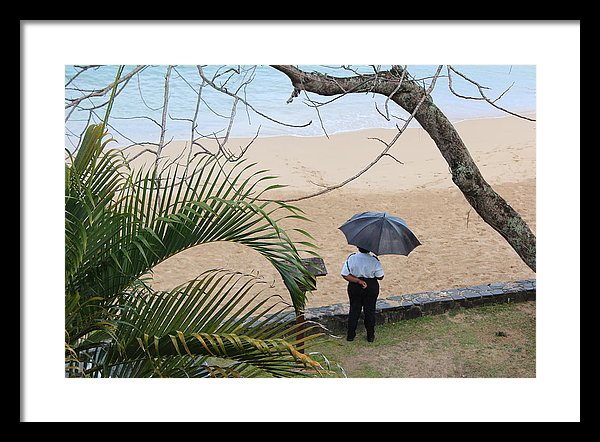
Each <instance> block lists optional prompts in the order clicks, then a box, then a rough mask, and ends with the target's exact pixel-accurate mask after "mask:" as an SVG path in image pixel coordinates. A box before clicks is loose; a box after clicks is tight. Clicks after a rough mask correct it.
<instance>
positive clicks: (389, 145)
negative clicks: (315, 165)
mask: <svg viewBox="0 0 600 442" xmlns="http://www.w3.org/2000/svg"><path fill="white" fill-rule="evenodd" d="M441 70H442V66H441V65H440V66H438V68H437V71H436V73H435V75H434V76H433V80H432V82H431V84H430V86H429V88H428V89H427V90H426V91H425V93H423V94H422V96H421V99H420V101H419V102H418V103H417V105H416V106H415V108H414V110H413V111H412V113H411V115H410V117H409V118H408V119H407V120H406V122H405V123H404V126H403V127H402V128H401V129H398V132H397V133H396V135H395V136H394V138H393V139H392V141H390V142H389V143H384V144H385V148H384V149H383V150H382V151H381V152H380V153H379V155H377V156H376V157H375V158H374V159H373V161H371V162H370V163H369V164H367V165H366V166H365V167H363V168H362V169H361V170H360V171H359V172H358V173H356V174H355V175H353V176H351V177H350V178H347V179H346V180H344V181H342V182H341V183H338V184H335V185H333V186H326V187H325V188H324V189H323V190H321V191H319V192H316V193H312V194H310V195H305V196H299V197H296V198H288V199H279V200H278V201H283V202H295V201H302V200H305V199H308V198H314V197H316V196H319V195H323V194H325V193H329V192H331V191H333V190H336V189H340V188H342V187H344V186H345V185H346V184H348V183H350V182H352V181H354V180H356V179H357V178H359V177H360V176H361V175H363V174H364V173H365V172H367V171H368V170H369V169H371V168H372V167H373V166H374V165H375V164H377V162H379V160H380V159H381V158H383V157H384V156H386V155H389V154H388V151H389V150H390V149H391V148H392V146H393V145H394V144H395V143H396V141H397V140H398V138H400V135H402V134H403V133H404V131H405V130H406V128H407V127H408V125H409V123H410V121H411V120H412V119H413V118H414V116H415V114H416V112H417V110H418V109H419V107H420V106H421V104H422V103H423V102H424V101H425V99H426V98H427V97H429V96H430V95H431V92H432V91H433V89H434V87H435V84H436V81H437V78H438V75H439V73H440V71H441ZM336 85H337V82H336ZM363 86H364V85H363ZM379 141H382V140H379ZM382 142H383V141H382ZM389 156H391V155H389ZM392 158H394V157H392ZM394 159H395V158H394ZM396 161H398V160H396Z"/></svg>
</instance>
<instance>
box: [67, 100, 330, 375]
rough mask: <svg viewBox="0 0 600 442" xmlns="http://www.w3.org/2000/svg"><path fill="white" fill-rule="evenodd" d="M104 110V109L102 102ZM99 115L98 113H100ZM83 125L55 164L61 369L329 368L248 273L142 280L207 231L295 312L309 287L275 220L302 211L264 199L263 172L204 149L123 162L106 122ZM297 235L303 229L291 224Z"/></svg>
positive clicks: (243, 371)
mask: <svg viewBox="0 0 600 442" xmlns="http://www.w3.org/2000/svg"><path fill="white" fill-rule="evenodd" d="M107 115H108V111H107ZM104 123H106V118H105V122H104ZM104 123H103V124H97V125H96V124H93V125H90V126H89V127H88V128H87V130H86V133H85V135H84V137H83V140H82V143H81V146H80V148H79V149H78V151H77V154H76V155H74V156H73V155H71V154H70V153H68V152H67V155H68V158H67V161H66V165H65V262H66V265H65V374H66V376H68V377H82V376H90V377H203V376H276V377H280V376H298V375H306V376H311V375H323V374H324V373H328V372H327V371H326V370H324V369H323V368H322V367H321V365H320V364H319V363H318V362H317V361H316V360H315V359H314V358H313V357H311V356H309V355H307V354H305V352H304V350H305V349H306V348H309V347H310V345H312V344H313V343H314V342H315V338H317V337H318V336H320V333H319V331H318V329H317V328H310V327H309V328H305V326H303V325H302V324H297V323H296V321H295V318H294V315H293V314H292V315H290V314H289V308H288V307H289V304H287V303H283V304H282V303H281V302H280V303H275V304H272V303H267V302H266V301H267V299H268V298H267V299H263V300H262V301H261V300H260V298H259V297H258V296H259V293H260V292H259V293H255V292H256V289H257V287H259V285H260V281H258V280H257V278H256V277H254V276H251V275H242V274H239V273H236V272H232V271H225V270H213V271H209V272H206V273H203V274H202V275H199V276H198V278H196V279H195V280H193V281H190V282H189V283H186V284H183V285H181V286H178V287H175V288H173V289H172V290H170V291H155V290H153V289H152V288H151V286H150V285H149V284H148V283H147V277H148V275H149V272H150V271H151V269H152V268H153V267H154V266H156V265H157V264H159V263H160V262H162V261H164V260H166V259H167V258H169V257H171V256H173V255H175V254H176V253H179V252H181V251H183V250H186V249H188V248H190V247H194V246H196V245H199V244H203V243H207V242H212V241H233V242H237V243H241V244H243V245H245V246H248V247H250V248H252V249H254V250H256V251H258V252H259V253H260V254H261V255H262V256H264V257H265V258H266V259H267V260H269V262H270V263H271V264H272V265H273V266H274V267H275V268H276V269H277V271H278V273H279V274H280V275H281V277H282V279H283V281H284V283H285V285H286V287H287V288H288V291H289V293H290V295H291V301H292V305H293V307H294V308H295V310H296V311H299V310H302V309H303V306H304V303H305V294H304V292H303V290H302V289H301V288H300V287H302V286H303V287H309V288H310V287H314V286H313V284H314V279H313V277H312V276H311V274H310V272H309V271H308V270H306V269H305V267H304V266H303V265H302V261H301V259H300V256H299V252H300V251H301V250H300V251H299V250H298V249H297V246H296V244H302V245H303V246H307V247H309V248H308V249H307V250H305V251H306V252H308V253H312V254H315V253H314V252H313V251H312V250H311V249H310V248H311V246H312V245H311V244H310V243H309V242H306V241H300V242H297V243H294V242H293V241H292V240H291V239H290V238H289V236H288V235H287V233H286V232H285V231H284V230H282V229H281V228H280V227H279V223H280V221H281V220H282V219H284V218H289V217H291V218H300V219H305V218H304V217H303V216H302V214H301V211H299V210H298V209H297V208H296V207H293V206H290V205H286V204H284V203H273V202H270V203H269V202H264V201H261V200H260V197H261V195H262V194H263V193H264V192H265V191H267V190H270V189H272V188H274V187H278V186H276V185H271V186H267V187H265V188H264V190H262V191H259V190H258V185H259V184H261V183H262V184H264V181H265V180H269V179H272V178H273V177H270V176H266V175H265V171H260V170H259V171H254V169H253V167H254V165H247V166H246V165H245V163H244V162H238V163H235V164H233V165H228V166H227V165H224V164H223V163H222V161H221V158H220V157H219V155H217V154H215V155H212V154H210V155H206V156H205V157H204V158H202V159H201V160H200V161H198V162H197V163H196V164H195V165H194V166H190V165H187V166H185V167H181V166H173V167H170V168H166V169H164V170H162V171H159V170H158V168H157V167H150V168H149V169H148V170H144V169H143V168H142V169H140V170H138V171H136V172H134V171H133V170H132V168H131V167H130V164H129V163H128V161H127V160H126V158H125V157H124V156H123V153H122V152H121V151H120V150H119V149H108V148H107V144H108V143H109V142H110V141H111V139H110V138H109V137H108V134H107V133H106V132H105V124H104ZM301 233H303V234H306V232H303V231H301Z"/></svg>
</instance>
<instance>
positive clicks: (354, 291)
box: [348, 278, 379, 337]
mask: <svg viewBox="0 0 600 442" xmlns="http://www.w3.org/2000/svg"><path fill="white" fill-rule="evenodd" d="M364 281H366V282H367V288H366V289H363V288H362V287H361V286H360V285H359V284H355V283H353V282H349V283H348V298H350V312H349V314H348V336H350V337H354V336H355V335H356V327H357V326H358V318H359V317H360V312H361V311H364V314H365V328H366V329H367V337H371V336H375V303H376V302H377V296H379V281H378V280H377V279H376V278H367V279H364Z"/></svg>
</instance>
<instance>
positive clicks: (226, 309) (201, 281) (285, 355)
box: [74, 270, 327, 377]
mask: <svg viewBox="0 0 600 442" xmlns="http://www.w3.org/2000/svg"><path fill="white" fill-rule="evenodd" d="M261 284H265V282H264V281H262V280H260V279H258V278H257V277H256V276H254V275H244V274H240V273H236V272H228V271H224V270H214V271H208V272H205V273H203V274H202V275H200V277H199V278H198V279H196V280H194V281H191V282H189V283H187V284H185V285H181V286H179V287H177V288H175V289H173V290H171V291H166V292H156V293H150V294H149V293H144V294H143V295H142V294H138V293H132V294H130V295H128V297H127V298H128V300H125V299H122V300H121V303H122V304H129V305H130V308H128V309H126V310H123V311H122V314H121V315H120V318H119V322H118V330H116V332H115V335H116V336H118V342H119V343H120V345H117V340H115V339H108V338H109V337H110V336H109V335H108V334H107V333H106V331H99V332H98V333H96V334H92V335H91V336H88V338H87V339H86V341H85V342H83V341H82V342H81V344H80V347H78V348H75V349H74V350H75V352H76V353H77V354H79V353H80V352H81V350H82V349H84V350H85V351H87V352H88V354H87V357H88V365H86V366H85V368H84V369H83V370H82V371H84V372H87V373H91V374H95V375H101V376H110V377H121V376H127V377H143V376H158V377H161V376H169V377H173V376H200V374H201V375H202V376H212V375H217V376H250V375H252V376H275V377H281V376H310V375H324V374H325V373H327V370H324V369H323V368H322V367H321V365H320V364H319V363H318V362H317V361H315V360H314V359H312V358H311V357H309V356H307V355H306V354H304V349H305V348H306V347H307V345H306V344H307V343H309V342H312V341H314V340H316V339H317V338H319V337H320V336H321V335H322V333H320V332H319V331H318V330H317V329H316V328H314V329H313V328H311V327H303V326H302V325H301V324H297V323H296V322H295V317H294V315H293V314H290V313H291V311H290V308H291V305H290V304H289V303H286V302H283V301H282V300H281V299H280V298H279V297H278V296H275V297H262V298H261V297H260V295H261V291H260V290H257V287H258V286H260V285H261ZM274 298H275V299H274ZM274 301H276V302H274ZM80 359H82V358H80ZM209 360H210V361H212V363H209ZM217 366H218V367H219V369H216V368H215V367H217ZM211 367H212V368H211Z"/></svg>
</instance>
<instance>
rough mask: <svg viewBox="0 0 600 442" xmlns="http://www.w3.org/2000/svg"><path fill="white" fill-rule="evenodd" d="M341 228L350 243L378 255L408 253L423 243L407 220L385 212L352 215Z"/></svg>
mask: <svg viewBox="0 0 600 442" xmlns="http://www.w3.org/2000/svg"><path fill="white" fill-rule="evenodd" d="M339 229H340V230H341V231H342V232H343V233H344V235H345V236H346V239H347V240H348V244H352V245H355V246H357V247H361V248H363V249H366V250H369V251H370V252H372V253H374V254H376V255H408V254H409V253H410V252H411V251H412V250H413V249H414V248H415V247H417V246H419V245H421V243H420V242H419V240H418V239H417V237H416V236H415V234H414V233H412V232H411V231H410V229H409V228H408V226H407V225H406V221H404V220H403V219H402V218H398V217H397V216H392V215H390V214H388V213H385V212H362V213H357V214H356V215H354V216H352V218H350V219H349V220H348V221H346V222H345V223H344V224H342V225H341V226H340V227H339Z"/></svg>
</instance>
